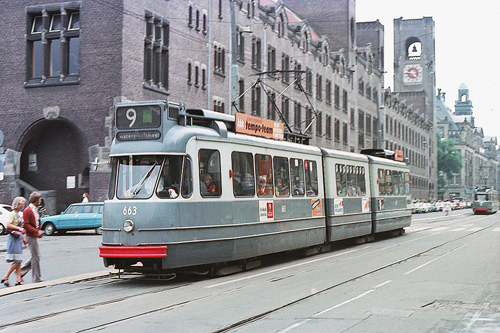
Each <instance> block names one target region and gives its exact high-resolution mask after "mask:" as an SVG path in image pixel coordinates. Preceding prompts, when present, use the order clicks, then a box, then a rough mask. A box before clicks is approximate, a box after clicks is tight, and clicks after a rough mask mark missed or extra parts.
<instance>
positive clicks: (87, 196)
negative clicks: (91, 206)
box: [82, 192, 90, 202]
mask: <svg viewBox="0 0 500 333" xmlns="http://www.w3.org/2000/svg"><path fill="white" fill-rule="evenodd" d="M89 201H90V195H89V194H88V193H87V192H85V193H83V200H82V202H89Z"/></svg>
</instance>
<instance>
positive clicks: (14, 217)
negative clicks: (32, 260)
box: [1, 197, 27, 287]
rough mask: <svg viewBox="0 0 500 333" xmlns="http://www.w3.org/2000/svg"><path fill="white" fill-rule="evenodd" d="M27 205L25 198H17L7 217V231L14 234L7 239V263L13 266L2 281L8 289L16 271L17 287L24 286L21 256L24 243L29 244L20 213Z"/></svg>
mask: <svg viewBox="0 0 500 333" xmlns="http://www.w3.org/2000/svg"><path fill="white" fill-rule="evenodd" d="M25 203H26V199H25V198H23V197H15V198H14V201H13V202H12V212H10V213H9V215H8V217H7V229H10V230H11V231H12V232H11V233H10V234H9V237H8V239H7V262H10V263H11V265H10V267H9V269H8V270H7V273H6V274H5V276H4V277H3V278H2V280H1V283H3V284H4V285H5V286H6V287H9V286H10V285H9V276H10V274H11V273H12V272H13V271H16V276H17V280H16V286H18V285H21V284H23V280H22V278H21V262H22V259H21V255H22V253H23V243H24V244H27V242H26V239H25V238H24V233H25V230H24V228H23V217H22V214H21V213H20V212H21V211H22V210H23V208H24V204H25Z"/></svg>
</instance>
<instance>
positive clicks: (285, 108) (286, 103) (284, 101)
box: [281, 96, 290, 123]
mask: <svg viewBox="0 0 500 333" xmlns="http://www.w3.org/2000/svg"><path fill="white" fill-rule="evenodd" d="M281 112H282V116H283V118H284V120H285V121H286V122H287V123H288V119H289V116H290V99H288V98H287V97H285V96H283V97H281Z"/></svg>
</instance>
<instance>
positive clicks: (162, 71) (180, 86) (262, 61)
mask: <svg viewBox="0 0 500 333" xmlns="http://www.w3.org/2000/svg"><path fill="white" fill-rule="evenodd" d="M325 8H327V10H325ZM3 12H4V13H5V15H4V20H2V22H0V27H1V28H3V29H0V37H1V38H2V40H4V41H8V43H7V42H6V43H5V47H4V49H3V51H4V56H3V57H2V58H1V59H0V70H1V72H2V76H0V84H1V86H2V88H3V89H2V90H1V91H0V116H1V117H2V122H1V123H0V130H3V132H4V133H5V140H4V143H3V146H4V148H5V150H6V162H5V179H4V180H3V181H0V201H1V202H9V201H10V200H12V198H13V197H14V196H16V195H28V194H29V193H30V192H32V191H34V190H39V191H41V192H42V193H43V194H44V197H45V198H46V206H47V211H48V212H49V213H55V212H58V211H61V210H62V209H64V208H65V207H66V206H67V205H68V204H70V203H72V202H76V201H80V200H81V196H82V194H83V193H84V192H90V193H91V197H92V199H93V200H103V199H105V198H106V195H107V189H108V184H109V177H110V169H109V165H108V164H107V163H106V161H107V160H108V153H109V147H110V144H111V141H112V138H113V133H112V124H113V112H112V110H113V106H114V104H115V103H117V102H121V101H143V100H164V99H168V100H170V101H176V102H181V103H184V104H185V105H187V106H189V107H195V108H207V109H213V110H215V111H219V112H224V113H234V112H236V111H240V112H245V113H249V114H254V115H257V116H261V117H265V118H271V119H276V120H281V121H284V122H286V123H287V124H288V126H287V127H286V128H287V130H288V131H290V132H294V133H299V134H302V135H305V136H308V137H310V143H311V144H314V145H319V146H324V147H329V148H334V149H339V150H345V151H354V152H359V151H360V150H361V149H363V148H372V147H380V148H387V149H401V150H403V151H404V152H405V156H407V157H408V159H409V162H410V165H411V166H412V174H414V176H413V177H415V178H414V181H413V185H412V191H413V193H414V195H416V196H417V197H421V198H429V197H431V195H432V194H431V193H432V191H434V188H433V187H432V186H431V185H430V184H429V181H428V180H430V183H432V179H433V169H432V165H433V163H435V159H433V156H434V155H433V154H434V151H433V150H431V149H430V148H429V147H433V145H434V143H435V142H434V141H435V140H433V138H434V132H433V129H435V127H432V125H431V124H432V119H431V117H430V115H431V114H432V112H431V111H429V110H430V109H432V105H433V103H432V101H430V100H429V97H428V90H429V89H430V88H428V87H427V85H426V87H425V88H421V89H420V88H419V89H406V88H405V85H404V84H403V86H402V87H401V89H402V90H401V92H399V90H398V89H399V88H400V87H399V86H398V84H396V83H395V87H396V89H395V92H392V91H390V90H388V89H384V81H383V72H384V62H383V56H384V43H383V32H384V29H383V26H382V25H381V24H380V22H378V21H375V22H356V20H355V1H354V0H343V1H338V2H335V3H334V5H332V3H331V2H330V1H326V0H314V1H307V2H305V1H298V0H293V1H292V0H290V1H289V0H285V1H272V0H260V1H255V0H236V1H216V0H196V1H181V0H172V1H159V0H146V1H141V2H137V1H133V0H122V1H115V2H112V3H111V2H100V1H90V0H81V1H69V2H53V1H48V0H34V1H31V2H30V5H29V6H25V5H23V4H21V3H19V2H8V3H6V4H4V7H3ZM297 13H300V15H298V14H297ZM325 17H327V18H328V19H325ZM424 20H425V22H427V23H428V19H427V18H426V19H424ZM415 34H416V33H415ZM432 38H433V35H432ZM421 42H422V45H426V43H427V41H421ZM425 50H427V49H425ZM430 52H431V51H429V53H427V51H425V52H424V53H422V54H425V55H426V57H427V56H429V57H430V54H431V53H430ZM432 52H433V50H432ZM432 54H433V53H432ZM426 59H427V58H426ZM422 61H423V60H422ZM424 65H425V66H427V64H423V63H422V65H421V66H424ZM405 66H406V65H405V64H403V63H402V64H401V65H400V67H403V68H404V67H405ZM426 68H433V67H432V66H431V67H426ZM263 73H264V74H263ZM424 73H425V74H424V77H423V80H424V81H425V82H427V80H431V77H430V76H428V75H430V74H427V73H426V72H425V71H424ZM400 74H401V73H400ZM401 75H402V74H401ZM299 83H300V84H299ZM430 86H433V85H430ZM302 89H303V90H302ZM405 89H406V90H405ZM405 94H406V95H405ZM411 94H414V96H413V95H411ZM233 101H235V103H234V105H233V103H232V102H233ZM422 101H424V102H422ZM422 115H424V116H422ZM426 144H427V146H426ZM96 161H97V162H98V163H96ZM96 165H98V166H99V167H98V168H97V169H94V166H96Z"/></svg>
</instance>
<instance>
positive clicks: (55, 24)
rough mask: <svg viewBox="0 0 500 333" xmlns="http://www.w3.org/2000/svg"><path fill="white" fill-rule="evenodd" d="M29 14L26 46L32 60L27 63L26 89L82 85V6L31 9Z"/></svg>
mask: <svg viewBox="0 0 500 333" xmlns="http://www.w3.org/2000/svg"><path fill="white" fill-rule="evenodd" d="M42 12H43V13H44V14H43V15H42ZM27 13H28V18H27V19H28V24H27V32H26V43H27V52H28V54H27V58H28V59H29V60H28V61H27V62H26V64H27V68H26V84H25V86H26V87H30V86H51V85H65V84H78V81H79V72H80V68H79V58H80V57H79V54H80V7H79V4H75V3H64V4H63V5H60V7H59V8H57V7H54V6H51V7H50V8H48V7H47V8H46V7H41V6H36V7H27ZM44 31H45V32H44ZM42 32H44V33H42Z"/></svg>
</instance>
